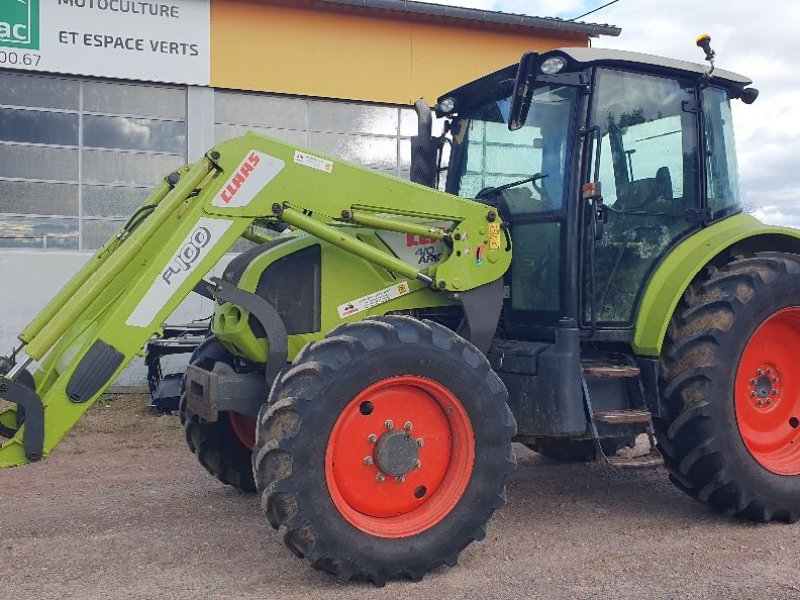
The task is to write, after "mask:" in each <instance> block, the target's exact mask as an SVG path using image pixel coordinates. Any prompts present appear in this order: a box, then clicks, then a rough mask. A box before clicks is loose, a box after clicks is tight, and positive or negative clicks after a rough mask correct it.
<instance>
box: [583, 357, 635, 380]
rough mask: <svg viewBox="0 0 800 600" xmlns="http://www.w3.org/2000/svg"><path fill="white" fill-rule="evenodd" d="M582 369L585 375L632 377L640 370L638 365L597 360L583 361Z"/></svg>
mask: <svg viewBox="0 0 800 600" xmlns="http://www.w3.org/2000/svg"><path fill="white" fill-rule="evenodd" d="M582 369H583V374H584V375H585V376H586V377H623V378H630V379H632V378H634V377H638V376H639V375H640V373H641V372H642V371H641V369H639V367H634V366H631V365H616V364H612V363H605V362H599V361H592V362H584V363H583V364H582Z"/></svg>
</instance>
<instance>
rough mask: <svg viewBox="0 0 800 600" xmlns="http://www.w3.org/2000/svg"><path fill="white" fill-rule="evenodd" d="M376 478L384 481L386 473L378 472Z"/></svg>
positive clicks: (380, 481)
mask: <svg viewBox="0 0 800 600" xmlns="http://www.w3.org/2000/svg"><path fill="white" fill-rule="evenodd" d="M375 479H377V480H378V482H379V483H383V481H384V480H385V479H386V475H384V474H383V473H378V474H377V475H376V476H375Z"/></svg>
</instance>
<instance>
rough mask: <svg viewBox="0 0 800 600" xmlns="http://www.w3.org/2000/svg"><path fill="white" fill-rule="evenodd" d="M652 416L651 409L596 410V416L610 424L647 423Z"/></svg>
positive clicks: (597, 418) (596, 418)
mask: <svg viewBox="0 0 800 600" xmlns="http://www.w3.org/2000/svg"><path fill="white" fill-rule="evenodd" d="M651 417H652V415H651V413H650V411H649V410H644V409H630V410H596V411H594V418H595V420H597V421H601V422H603V423H609V424H610V425H631V424H637V423H640V424H642V425H647V424H649V423H650V418H651Z"/></svg>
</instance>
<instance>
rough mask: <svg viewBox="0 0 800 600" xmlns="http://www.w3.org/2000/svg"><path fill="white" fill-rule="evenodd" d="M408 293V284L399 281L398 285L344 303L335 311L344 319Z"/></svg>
mask: <svg viewBox="0 0 800 600" xmlns="http://www.w3.org/2000/svg"><path fill="white" fill-rule="evenodd" d="M410 291H411V290H410V289H409V287H408V282H407V281H401V282H400V283H396V284H394V285H392V286H389V287H388V288H386V289H385V290H379V291H377V292H373V293H372V294H368V295H366V296H363V297H362V298H359V299H358V300H352V301H350V302H345V303H344V304H342V305H341V306H339V308H338V309H337V310H338V311H339V318H340V319H345V318H347V317H349V316H351V315H355V314H357V313H360V312H363V311H365V310H369V309H370V308H372V307H373V306H378V305H379V304H383V303H385V302H389V301H390V300H394V299H395V298H399V297H400V296H405V295H406V294H408V293H409V292H410Z"/></svg>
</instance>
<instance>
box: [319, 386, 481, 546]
mask: <svg viewBox="0 0 800 600" xmlns="http://www.w3.org/2000/svg"><path fill="white" fill-rule="evenodd" d="M474 461H475V438H474V436H473V431H472V425H471V423H470V420H469V416H468V415H467V411H466V409H465V408H464V406H463V405H462V404H461V402H460V401H459V400H458V398H456V396H455V395H454V394H453V393H452V392H451V391H450V390H448V389H447V388H445V387H444V386H442V385H440V384H438V383H436V382H434V381H431V380H430V379H426V378H424V377H417V376H401V377H392V378H390V379H385V380H383V381H379V382H378V383H376V384H374V385H371V386H370V387H368V388H367V389H365V390H364V391H363V392H361V393H360V394H359V395H358V396H356V397H355V398H354V399H353V400H352V401H351V402H350V403H348V405H347V406H346V407H345V408H344V410H343V411H342V413H341V414H340V415H339V418H338V419H337V421H336V423H335V424H334V427H333V430H332V431H331V435H330V438H329V440H328V446H327V450H326V453H325V479H326V483H327V486H328V490H329V492H330V495H331V498H332V500H333V502H334V504H335V505H336V508H337V509H338V510H339V512H340V513H341V514H342V516H343V517H344V518H345V519H346V520H347V521H348V522H349V523H350V524H351V525H353V526H354V527H356V528H358V529H360V530H361V531H364V532H366V533H368V534H370V535H374V536H377V537H384V538H401V537H408V536H412V535H416V534H418V533H421V532H423V531H425V530H427V529H430V528H431V527H433V526H434V525H436V524H437V523H439V522H441V521H442V520H443V519H444V518H445V517H446V516H447V515H448V514H449V513H450V512H451V511H452V510H453V508H455V506H456V504H458V501H459V500H460V499H461V496H462V495H463V493H464V491H465V490H466V488H467V485H468V484H469V481H470V477H471V475H472V468H473V464H474Z"/></svg>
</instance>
